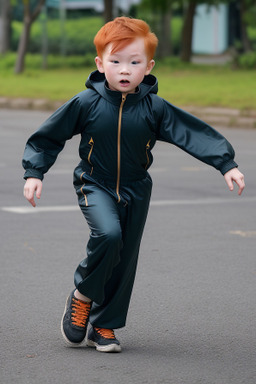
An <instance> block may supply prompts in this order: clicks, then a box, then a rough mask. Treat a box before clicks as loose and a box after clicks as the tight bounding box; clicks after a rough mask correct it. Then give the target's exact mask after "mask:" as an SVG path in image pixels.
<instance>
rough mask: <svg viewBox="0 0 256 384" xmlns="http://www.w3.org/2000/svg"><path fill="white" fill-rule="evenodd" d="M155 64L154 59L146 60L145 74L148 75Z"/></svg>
mask: <svg viewBox="0 0 256 384" xmlns="http://www.w3.org/2000/svg"><path fill="white" fill-rule="evenodd" d="M154 66H155V60H150V61H149V62H148V65H147V69H146V75H149V74H150V72H151V71H152V69H153V68H154Z"/></svg>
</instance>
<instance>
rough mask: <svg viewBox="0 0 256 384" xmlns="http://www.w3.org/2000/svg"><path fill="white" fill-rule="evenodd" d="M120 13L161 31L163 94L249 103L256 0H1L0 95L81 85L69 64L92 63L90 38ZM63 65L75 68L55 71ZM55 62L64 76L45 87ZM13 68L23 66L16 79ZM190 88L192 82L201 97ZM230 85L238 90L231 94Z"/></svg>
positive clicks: (50, 94) (69, 90) (255, 65)
mask: <svg viewBox="0 0 256 384" xmlns="http://www.w3.org/2000/svg"><path fill="white" fill-rule="evenodd" d="M121 15H126V16H131V17H136V18H142V19H144V20H145V21H147V22H148V23H149V25H150V26H151V29H152V30H153V32H155V33H156V35H157V36H158V39H159V46H158V50H157V66H156V69H155V71H156V73H157V74H158V76H159V82H160V83H161V81H162V82H163V85H162V90H163V94H161V96H163V97H167V98H169V97H171V98H173V96H174V94H175V99H176V98H177V102H178V103H179V104H183V105H190V104H196V105H215V106H222V107H223V106H224V107H235V108H242V109H253V108H254V106H255V102H256V95H255V92H254V91H252V90H251V89H250V88H251V84H252V81H253V78H254V81H255V77H254V76H255V72H254V71H255V69H256V1H255V0H235V1H229V0H226V1H225V0H222V1H219V0H208V1H207V0H194V1H185V0H0V97H1V96H2V97H3V96H8V97H11V98H13V97H31V98H35V97H41V98H48V99H55V100H57V99H60V100H64V99H67V98H69V97H70V96H71V95H72V94H73V93H74V92H77V91H80V86H79V87H77V84H78V80H76V79H75V77H74V78H73V80H72V79H71V78H72V77H73V76H75V73H74V69H75V70H76V73H77V74H79V70H83V71H85V69H86V68H88V71H89V70H91V69H94V67H95V65H94V57H95V48H94V45H93V38H94V36H95V34H96V33H97V31H98V30H99V28H100V27H101V26H102V25H103V24H104V23H105V22H107V21H109V20H112V19H113V18H114V17H116V16H121ZM216 66H218V69H216ZM219 67H221V69H220V68H219ZM214 68H215V69H214ZM60 69H62V70H64V69H66V70H68V69H69V70H72V71H73V73H70V72H66V73H64V72H56V71H58V70H60ZM53 70H55V77H54V82H55V83H56V86H57V82H58V80H57V79H56V75H58V78H60V77H61V76H62V80H60V82H61V83H62V86H63V87H64V88H63V87H61V90H60V86H58V89H56V90H54V89H53V88H51V87H50V85H52V84H51V83H52V81H53V77H49V76H50V73H51V74H52V72H51V71H53ZM47 71H48V72H47ZM88 71H87V72H88ZM171 71H172V78H171V80H172V83H171V84H170V82H169V80H168V75H169V73H171ZM173 71H176V72H175V76H174V75H173ZM234 71H236V74H235V78H234ZM17 74H23V77H22V76H20V77H19V80H18V82H17V76H16V80H14V79H15V75H17ZM162 74H164V75H165V78H164V79H163V80H162V79H161V75H162ZM200 74H201V76H204V78H203V80H202V77H200ZM227 75H228V78H227ZM24 76H25V77H24ZM47 76H48V77H47ZM52 76H53V75H52ZM205 76H207V77H205ZM177 77H179V83H177V84H176V82H175V79H176V78H177ZM31 78H33V81H31ZM35 78H36V79H37V80H38V87H37V90H35V89H34V85H33V82H35ZM21 79H23V80H24V79H26V83H24V82H22V80H21ZM40 79H42V86H41V87H40ZM64 79H65V81H64ZM80 79H81V74H80ZM183 79H184V85H183ZM228 79H229V83H226V84H225V82H228ZM201 80H202V81H201ZM69 82H70V83H71V84H70V85H69ZM234 82H235V88H232V87H234ZM64 83H65V85H64ZM216 83H217V84H219V87H220V88H217V89H215V88H216ZM46 84H48V85H49V88H48V90H47V89H45V87H46ZM209 86H210V87H211V89H212V92H213V97H212V99H209V100H208V99H207V97H206V96H205V93H204V92H203V89H205V88H208V90H209ZM224 87H225V89H226V91H227V92H226V95H224V98H222V97H220V94H222V93H223V91H224V93H225V89H224ZM28 88H29V90H28ZM165 88H166V89H165ZM171 88H172V89H171ZM185 88H186V91H185ZM189 89H194V90H195V89H197V93H198V95H199V96H198V97H199V100H197V97H195V95H194V92H193V93H191V94H190V93H189ZM200 89H201V90H202V91H200ZM249 89H250V91H249V93H248V90H249ZM62 91H63V94H62ZM208 93H209V92H208ZM234 93H238V94H239V98H237V99H235V98H234V95H233V98H232V97H231V99H230V95H231V94H234ZM228 95H229V96H228Z"/></svg>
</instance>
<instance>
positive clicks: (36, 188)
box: [24, 177, 43, 207]
mask: <svg viewBox="0 0 256 384" xmlns="http://www.w3.org/2000/svg"><path fill="white" fill-rule="evenodd" d="M42 188H43V183H42V181H41V180H40V179H36V178H34V177H30V178H28V179H27V180H26V183H25V185H24V196H25V198H26V199H27V200H28V201H29V202H30V204H31V205H32V206H33V207H35V206H36V203H35V200H34V193H35V192H36V197H37V199H40V197H41V193H42Z"/></svg>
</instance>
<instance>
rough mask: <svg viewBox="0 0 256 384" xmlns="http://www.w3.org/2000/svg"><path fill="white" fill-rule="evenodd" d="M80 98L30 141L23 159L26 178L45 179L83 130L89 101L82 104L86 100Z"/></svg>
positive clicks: (71, 102)
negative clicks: (59, 157) (66, 147)
mask: <svg viewBox="0 0 256 384" xmlns="http://www.w3.org/2000/svg"><path fill="white" fill-rule="evenodd" d="M84 92H86V91H84ZM79 95H80V94H79ZM79 95H77V96H75V97H73V98H72V99H71V100H69V101H68V102H67V103H65V104H64V105H63V106H62V107H60V108H59V109H58V110H57V111H56V112H54V113H53V114H52V115H51V116H50V117H49V118H48V119H47V120H46V121H45V122H44V123H43V124H42V125H41V126H40V128H39V129H38V130H37V131H36V132H35V133H34V134H33V135H32V136H31V137H30V138H29V139H28V141H27V144H26V147H25V151H24V156H23V160H22V165H23V168H24V169H25V174H24V178H25V179H28V178H37V179H40V180H43V178H44V174H45V173H46V172H47V171H48V170H49V168H50V167H51V166H52V165H53V164H54V162H55V161H56V158H57V156H58V154H59V153H60V151H61V150H62V149H63V148H64V145H65V142H66V141H67V140H69V139H71V138H72V137H73V136H74V135H76V134H78V133H80V132H81V131H82V130H83V128H84V124H85V121H86V113H87V105H88V102H86V103H85V102H84V101H81V99H82V98H83V100H84V99H85V97H83V96H82V97H81V96H79Z"/></svg>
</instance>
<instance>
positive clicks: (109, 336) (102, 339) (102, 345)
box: [87, 327, 121, 352]
mask: <svg viewBox="0 0 256 384" xmlns="http://www.w3.org/2000/svg"><path fill="white" fill-rule="evenodd" d="M87 345H88V346H89V347H96V349H97V351H100V352H121V345H120V342H119V341H118V340H117V339H116V337H115V334H114V331H113V330H112V329H106V328H97V327H91V328H90V330H89V332H88V337H87Z"/></svg>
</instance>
